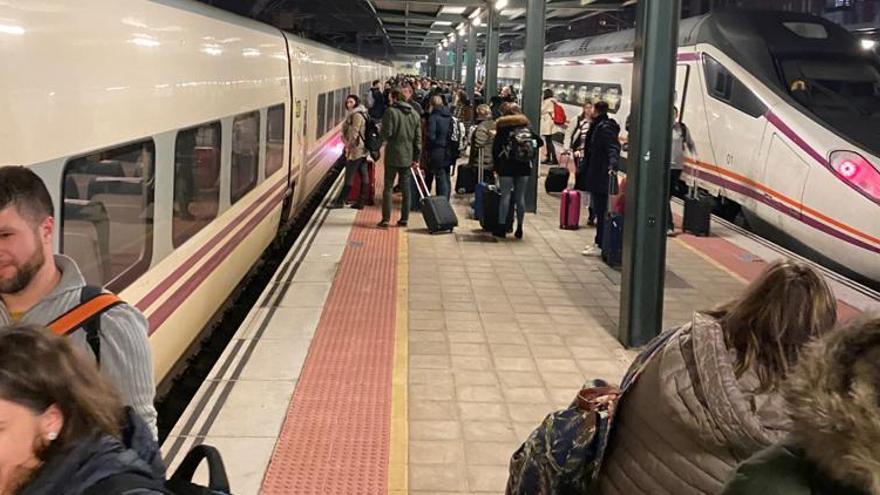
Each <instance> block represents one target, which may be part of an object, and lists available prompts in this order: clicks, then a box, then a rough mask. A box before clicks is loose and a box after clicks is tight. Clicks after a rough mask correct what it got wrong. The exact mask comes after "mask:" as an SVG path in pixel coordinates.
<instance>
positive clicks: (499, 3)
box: [495, 0, 507, 10]
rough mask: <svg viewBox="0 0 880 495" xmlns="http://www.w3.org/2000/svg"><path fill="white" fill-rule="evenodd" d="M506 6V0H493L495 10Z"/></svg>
mask: <svg viewBox="0 0 880 495" xmlns="http://www.w3.org/2000/svg"><path fill="white" fill-rule="evenodd" d="M504 7H507V0H495V10H501V9H503V8H504Z"/></svg>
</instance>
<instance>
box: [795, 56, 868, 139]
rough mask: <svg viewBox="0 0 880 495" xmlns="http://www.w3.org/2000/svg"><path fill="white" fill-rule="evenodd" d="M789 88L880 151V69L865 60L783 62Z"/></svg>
mask: <svg viewBox="0 0 880 495" xmlns="http://www.w3.org/2000/svg"><path fill="white" fill-rule="evenodd" d="M780 67H781V69H782V72H783V76H784V78H785V84H786V89H787V90H788V91H789V93H790V94H791V96H792V97H793V98H794V99H795V100H797V101H798V103H800V104H801V105H803V106H804V107H806V108H807V109H808V110H809V111H810V112H812V113H813V114H814V115H816V117H818V118H819V119H820V120H822V121H824V122H826V123H827V124H828V125H830V126H831V127H833V128H835V129H837V130H838V131H839V132H841V133H842V134H844V135H845V136H847V137H849V138H851V139H853V140H855V141H856V142H858V143H859V144H862V145H863V146H865V147H867V148H868V149H870V150H872V151H874V152H875V153H876V152H878V151H880V134H878V132H877V126H878V125H880V71H878V70H877V67H876V66H875V65H874V64H872V63H871V62H869V61H866V60H864V59H856V60H854V59H846V58H840V59H835V60H823V59H806V58H796V59H786V60H781V61H780Z"/></svg>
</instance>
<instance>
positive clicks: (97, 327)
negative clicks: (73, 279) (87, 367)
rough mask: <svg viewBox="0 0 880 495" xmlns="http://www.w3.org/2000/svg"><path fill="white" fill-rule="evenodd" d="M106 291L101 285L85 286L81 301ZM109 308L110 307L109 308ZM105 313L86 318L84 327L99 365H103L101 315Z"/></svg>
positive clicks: (85, 301) (81, 302) (83, 301)
mask: <svg viewBox="0 0 880 495" xmlns="http://www.w3.org/2000/svg"><path fill="white" fill-rule="evenodd" d="M103 293H104V289H102V288H100V287H96V286H94V285H87V286H85V287H83V289H82V292H80V296H79V303H80V304H85V303H87V302H89V301H91V300H92V299H94V298H96V297H98V296H100V295H101V294H103ZM108 309H109V308H108ZM102 314H103V313H97V314H95V315H93V316H92V317H91V318H89V319H88V320H86V321H85V322H84V323H83V325H82V329H83V330H85V332H86V343H88V344H89V347H90V348H91V349H92V353H93V354H94V355H95V361H96V362H97V363H98V366H100V365H101V335H100V333H101V315H102Z"/></svg>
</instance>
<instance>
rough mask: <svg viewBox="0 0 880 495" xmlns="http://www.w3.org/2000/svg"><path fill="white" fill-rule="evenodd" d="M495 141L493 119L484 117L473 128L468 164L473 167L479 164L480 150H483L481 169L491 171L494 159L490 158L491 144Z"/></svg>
mask: <svg viewBox="0 0 880 495" xmlns="http://www.w3.org/2000/svg"><path fill="white" fill-rule="evenodd" d="M494 142H495V120H493V119H486V120H484V121H482V122H480V123H479V124H477V126H476V127H475V128H474V134H473V138H472V140H471V156H470V158H469V159H468V165H471V166H473V167H476V166H479V165H480V151H481V150H482V152H483V171H484V172H491V171H492V170H493V164H494V161H493V160H492V144H493V143H494Z"/></svg>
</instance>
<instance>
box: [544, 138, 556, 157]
mask: <svg viewBox="0 0 880 495" xmlns="http://www.w3.org/2000/svg"><path fill="white" fill-rule="evenodd" d="M544 145H545V146H547V159H546V161H548V162H550V163H559V160H557V159H556V145H555V144H553V136H551V135H547V136H544Z"/></svg>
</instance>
